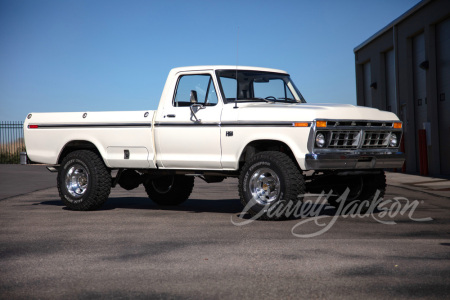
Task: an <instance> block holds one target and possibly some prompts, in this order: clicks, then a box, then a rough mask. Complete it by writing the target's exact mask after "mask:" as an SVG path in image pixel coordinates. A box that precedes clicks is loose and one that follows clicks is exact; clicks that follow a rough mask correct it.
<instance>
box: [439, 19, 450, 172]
mask: <svg viewBox="0 0 450 300" xmlns="http://www.w3.org/2000/svg"><path fill="white" fill-rule="evenodd" d="M436 56H437V89H438V90H437V95H438V108H439V147H440V149H439V150H440V159H441V174H450V19H447V20H445V21H444V22H441V23H439V24H438V25H437V26H436Z"/></svg>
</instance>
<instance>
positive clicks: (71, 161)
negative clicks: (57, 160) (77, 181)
mask: <svg viewBox="0 0 450 300" xmlns="http://www.w3.org/2000/svg"><path fill="white" fill-rule="evenodd" d="M75 164H80V165H82V166H83V167H84V168H85V170H86V172H87V174H88V178H89V180H88V185H87V188H86V191H85V193H84V194H83V195H82V196H81V197H74V196H72V195H71V194H70V192H69V191H68V190H67V187H66V182H65V178H66V175H67V172H68V171H69V169H70V168H71V166H73V165H75ZM95 177H96V176H95V174H93V172H92V171H91V166H90V164H89V162H88V161H86V162H85V161H84V160H82V159H80V158H76V157H73V155H69V156H67V157H66V159H64V161H63V163H62V171H61V172H59V174H58V180H59V184H60V186H61V189H60V190H61V192H62V196H63V197H64V199H63V201H64V200H65V202H66V201H67V202H68V203H70V206H72V205H80V204H82V203H83V202H84V201H85V200H86V199H88V198H89V197H90V195H91V193H92V191H93V190H94V187H93V183H94V182H95V180H96V178H95ZM67 202H66V204H68V203H67Z"/></svg>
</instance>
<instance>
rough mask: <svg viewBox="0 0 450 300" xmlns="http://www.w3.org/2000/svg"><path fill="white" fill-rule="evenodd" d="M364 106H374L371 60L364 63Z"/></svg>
mask: <svg viewBox="0 0 450 300" xmlns="http://www.w3.org/2000/svg"><path fill="white" fill-rule="evenodd" d="M363 73H364V74H363V85H364V106H369V107H372V91H371V90H370V84H371V80H372V76H371V68H370V62H367V63H365V64H364V65H363Z"/></svg>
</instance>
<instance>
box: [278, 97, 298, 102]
mask: <svg viewBox="0 0 450 300" xmlns="http://www.w3.org/2000/svg"><path fill="white" fill-rule="evenodd" d="M276 101H277V102H289V103H297V102H298V101H297V100H295V99H292V98H277V99H276Z"/></svg>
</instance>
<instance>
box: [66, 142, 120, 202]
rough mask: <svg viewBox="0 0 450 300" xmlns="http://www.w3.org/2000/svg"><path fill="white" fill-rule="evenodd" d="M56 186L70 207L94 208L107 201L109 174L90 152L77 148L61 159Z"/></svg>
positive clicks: (109, 189) (99, 159) (97, 157)
mask: <svg viewBox="0 0 450 300" xmlns="http://www.w3.org/2000/svg"><path fill="white" fill-rule="evenodd" d="M57 186H58V191H59V196H60V197H61V200H62V201H63V203H64V204H65V205H66V206H67V207H68V208H69V209H72V210H94V209H98V208H100V207H101V206H102V205H103V204H104V203H105V202H106V200H108V196H109V193H110V191H111V173H110V171H109V170H108V168H107V167H106V166H105V164H104V163H103V160H102V159H101V158H100V157H99V156H98V155H97V154H95V153H94V152H92V151H88V150H78V151H74V152H71V153H69V154H68V155H67V156H66V157H65V158H64V159H63V160H62V162H61V168H60V169H59V172H58V177H57Z"/></svg>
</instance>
